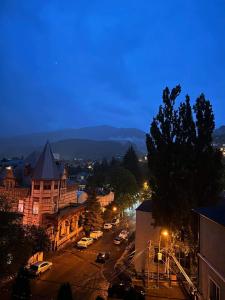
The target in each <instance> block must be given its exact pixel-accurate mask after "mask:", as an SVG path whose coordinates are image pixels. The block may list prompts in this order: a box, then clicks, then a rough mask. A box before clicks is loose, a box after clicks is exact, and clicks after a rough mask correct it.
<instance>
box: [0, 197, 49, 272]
mask: <svg viewBox="0 0 225 300" xmlns="http://www.w3.org/2000/svg"><path fill="white" fill-rule="evenodd" d="M8 203H9V202H8V201H7V199H6V198H4V197H0V270H1V271H0V277H4V276H8V275H12V274H14V273H16V272H17V271H18V269H19V267H20V266H22V265H26V263H27V260H28V259H29V257H30V256H31V255H33V254H34V253H35V252H37V251H46V250H48V248H49V245H50V242H49V238H48V236H47V234H46V233H45V231H44V230H43V229H42V228H38V227H36V226H26V227H25V226H23V225H22V215H21V214H19V213H16V212H12V211H11V210H10V206H9V204H8ZM21 253H23V255H21Z"/></svg>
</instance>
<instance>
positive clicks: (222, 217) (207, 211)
mask: <svg viewBox="0 0 225 300" xmlns="http://www.w3.org/2000/svg"><path fill="white" fill-rule="evenodd" d="M194 211H195V212H197V213H198V214H199V215H201V216H204V217H206V218H208V219H210V220H212V221H214V222H216V223H218V224H221V225H223V226H225V205H224V204H221V205H217V206H210V207H202V208H197V209H194Z"/></svg>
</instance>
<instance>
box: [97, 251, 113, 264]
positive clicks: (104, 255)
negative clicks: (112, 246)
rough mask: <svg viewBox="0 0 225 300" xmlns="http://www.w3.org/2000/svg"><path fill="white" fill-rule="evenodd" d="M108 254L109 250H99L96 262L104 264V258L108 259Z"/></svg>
mask: <svg viewBox="0 0 225 300" xmlns="http://www.w3.org/2000/svg"><path fill="white" fill-rule="evenodd" d="M109 256H110V253H109V252H100V253H98V255H97V258H96V262H99V263H103V264H104V263H105V262H106V260H107V259H109Z"/></svg>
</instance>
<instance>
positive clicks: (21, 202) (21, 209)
mask: <svg viewBox="0 0 225 300" xmlns="http://www.w3.org/2000/svg"><path fill="white" fill-rule="evenodd" d="M18 212H21V213H22V212H23V200H19V204H18Z"/></svg>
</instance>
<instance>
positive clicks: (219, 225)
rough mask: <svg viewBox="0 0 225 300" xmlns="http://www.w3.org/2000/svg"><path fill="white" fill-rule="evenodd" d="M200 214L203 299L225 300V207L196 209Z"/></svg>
mask: <svg viewBox="0 0 225 300" xmlns="http://www.w3.org/2000/svg"><path fill="white" fill-rule="evenodd" d="M195 212H197V213H198V214H199V255H198V256H199V274H198V277H199V278H198V283H199V284H198V285H199V291H200V293H201V294H202V299H204V300H206V299H207V300H208V299H212V300H214V299H215V300H223V299H225V205H220V206H216V207H207V208H201V209H196V210H195Z"/></svg>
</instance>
